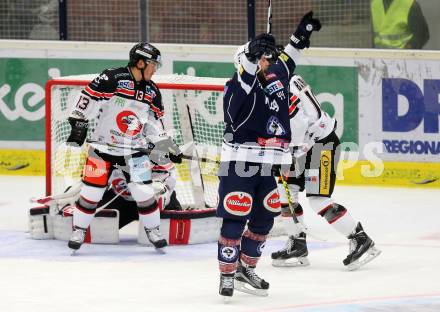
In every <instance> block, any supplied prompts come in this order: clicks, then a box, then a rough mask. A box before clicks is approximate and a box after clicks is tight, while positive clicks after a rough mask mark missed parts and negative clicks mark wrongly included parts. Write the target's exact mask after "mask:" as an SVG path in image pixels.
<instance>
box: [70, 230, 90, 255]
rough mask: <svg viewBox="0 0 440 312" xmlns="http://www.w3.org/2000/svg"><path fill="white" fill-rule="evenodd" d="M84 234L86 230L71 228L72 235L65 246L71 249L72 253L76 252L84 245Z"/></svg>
mask: <svg viewBox="0 0 440 312" xmlns="http://www.w3.org/2000/svg"><path fill="white" fill-rule="evenodd" d="M86 232H87V229H83V228H80V227H78V226H75V227H74V228H73V232H72V235H71V236H70V239H69V243H68V244H67V246H69V248H70V249H73V252H75V251H77V250H78V249H79V248H80V247H81V245H82V244H83V243H84V239H85V237H86Z"/></svg>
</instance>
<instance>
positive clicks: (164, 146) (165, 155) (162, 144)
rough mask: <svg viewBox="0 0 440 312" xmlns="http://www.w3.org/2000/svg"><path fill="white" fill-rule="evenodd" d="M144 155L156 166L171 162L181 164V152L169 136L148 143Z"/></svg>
mask: <svg viewBox="0 0 440 312" xmlns="http://www.w3.org/2000/svg"><path fill="white" fill-rule="evenodd" d="M146 153H147V154H148V155H149V156H150V160H151V161H152V162H153V163H154V164H156V165H164V164H167V163H169V161H170V160H171V161H172V162H173V163H177V164H180V163H182V156H183V154H182V151H181V150H180V148H179V147H178V146H177V144H176V143H174V141H173V139H172V138H171V137H169V136H163V137H160V138H159V139H158V140H157V141H155V142H151V141H150V142H148V147H147V149H146Z"/></svg>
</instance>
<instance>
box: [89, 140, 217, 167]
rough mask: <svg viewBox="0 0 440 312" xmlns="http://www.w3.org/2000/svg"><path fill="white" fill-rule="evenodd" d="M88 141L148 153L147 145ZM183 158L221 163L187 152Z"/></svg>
mask: <svg viewBox="0 0 440 312" xmlns="http://www.w3.org/2000/svg"><path fill="white" fill-rule="evenodd" d="M87 143H90V144H97V145H103V146H108V147H114V148H122V149H129V150H132V151H136V152H142V153H145V154H148V152H147V149H146V148H145V147H141V146H136V145H133V146H130V145H116V144H111V143H104V142H98V141H92V140H87ZM182 159H186V160H196V161H201V162H206V163H213V164H219V163H220V161H218V160H214V159H209V158H205V157H193V156H191V155H185V154H182Z"/></svg>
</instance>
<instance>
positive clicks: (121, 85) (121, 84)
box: [118, 80, 134, 90]
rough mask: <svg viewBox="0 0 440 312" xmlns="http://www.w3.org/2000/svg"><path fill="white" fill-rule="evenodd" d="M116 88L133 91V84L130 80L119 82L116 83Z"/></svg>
mask: <svg viewBox="0 0 440 312" xmlns="http://www.w3.org/2000/svg"><path fill="white" fill-rule="evenodd" d="M118 88H123V89H128V90H133V89H134V82H133V81H132V80H119V81H118Z"/></svg>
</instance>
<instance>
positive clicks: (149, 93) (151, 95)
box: [144, 86, 156, 102]
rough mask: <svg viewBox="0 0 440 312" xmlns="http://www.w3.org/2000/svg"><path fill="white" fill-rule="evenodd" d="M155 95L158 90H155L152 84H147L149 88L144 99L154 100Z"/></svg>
mask: <svg viewBox="0 0 440 312" xmlns="http://www.w3.org/2000/svg"><path fill="white" fill-rule="evenodd" d="M155 97H156V91H154V90H153V89H152V88H151V87H150V86H147V89H146V90H145V97H144V99H145V100H147V101H148V102H152V101H153V99H154V98H155Z"/></svg>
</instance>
